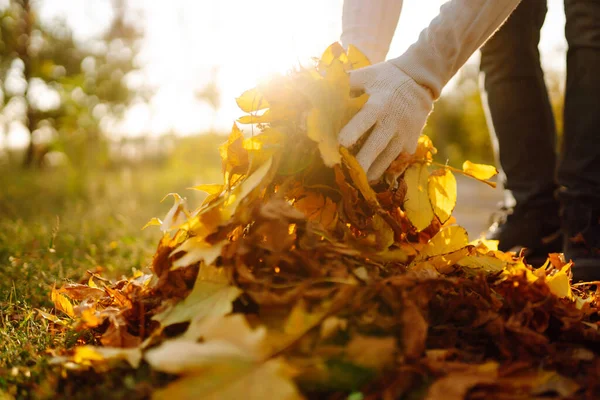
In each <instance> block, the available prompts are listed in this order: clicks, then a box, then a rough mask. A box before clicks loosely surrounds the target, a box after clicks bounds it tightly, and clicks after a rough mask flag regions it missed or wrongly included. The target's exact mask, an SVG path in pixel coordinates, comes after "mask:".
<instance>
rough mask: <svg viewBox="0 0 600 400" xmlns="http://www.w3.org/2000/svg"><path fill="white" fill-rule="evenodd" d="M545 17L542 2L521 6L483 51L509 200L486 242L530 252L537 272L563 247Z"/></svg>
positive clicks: (492, 123) (483, 68)
mask: <svg viewBox="0 0 600 400" xmlns="http://www.w3.org/2000/svg"><path fill="white" fill-rule="evenodd" d="M546 11H547V7H546V1H545V0H523V1H522V2H521V4H520V5H519V6H518V7H517V9H516V10H515V12H514V13H513V14H512V15H511V16H510V17H509V19H508V20H507V21H506V23H505V24H504V25H503V26H502V28H500V30H499V31H498V32H496V34H495V35H494V36H493V37H492V38H491V39H490V40H489V41H488V42H487V43H486V45H485V46H484V47H483V48H482V49H481V71H482V78H483V89H484V90H483V93H482V95H483V97H484V100H486V99H487V106H488V107H487V110H486V111H487V117H488V125H489V127H490V131H491V134H492V141H493V142H494V143H495V145H496V155H497V157H498V159H499V162H500V166H501V170H502V176H503V180H504V182H503V184H504V187H505V189H506V193H507V196H506V198H507V200H506V201H505V208H506V209H505V210H504V211H503V212H502V213H500V214H499V215H500V218H496V221H494V223H493V224H492V226H491V227H490V229H489V230H488V233H487V235H486V236H487V238H488V239H495V240H498V241H499V246H498V247H499V248H500V250H504V251H506V250H518V249H519V248H524V247H525V248H528V249H529V250H528V252H527V253H526V254H527V260H528V261H529V262H530V263H532V264H538V263H543V262H544V261H545V260H546V258H547V255H548V253H549V252H559V251H560V250H561V246H562V240H561V235H560V222H559V218H558V202H557V200H556V198H555V195H554V193H555V191H556V179H555V164H556V151H555V141H556V128H555V124H554V116H553V114H552V108H551V107H550V101H549V99H548V92H547V89H546V84H545V82H544V74H543V72H542V68H541V64H540V54H539V51H538V43H539V40H540V29H541V27H542V25H543V24H544V19H545V17H546ZM484 104H485V101H484Z"/></svg>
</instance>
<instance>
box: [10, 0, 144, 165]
mask: <svg viewBox="0 0 600 400" xmlns="http://www.w3.org/2000/svg"><path fill="white" fill-rule="evenodd" d="M40 1H42V0H38V1H36V0H9V2H8V6H7V7H5V8H4V9H2V10H0V81H1V87H0V88H1V91H2V96H1V101H2V111H1V113H2V116H3V120H4V121H6V124H7V127H8V128H9V129H15V127H18V126H21V127H22V128H24V129H25V130H26V131H27V133H28V134H29V144H28V146H27V149H26V151H25V156H24V158H23V164H24V165H25V166H27V167H29V166H33V165H36V164H39V163H40V162H41V160H42V158H43V155H44V153H45V152H46V151H48V149H52V148H56V149H59V150H62V151H64V152H65V153H66V154H67V156H68V157H69V160H70V161H71V162H72V163H73V164H75V165H79V164H81V163H85V162H88V161H89V157H91V156H94V155H97V154H98V150H99V149H100V148H101V138H102V137H101V134H100V121H101V119H102V118H104V117H106V116H113V117H117V118H118V117H119V116H121V115H122V114H123V113H124V111H125V110H126V108H127V106H128V104H130V103H131V102H132V101H133V100H134V98H135V97H136V96H139V95H140V93H137V92H136V91H135V90H132V88H130V87H129V86H128V85H127V82H126V76H127V74H128V73H130V72H132V71H135V70H136V64H135V56H136V54H137V51H138V49H139V42H140V39H141V31H140V30H139V28H138V27H136V26H135V25H134V24H133V23H132V22H131V20H130V19H128V15H127V10H126V8H125V0H113V19H112V21H111V23H110V25H109V26H108V28H107V29H106V31H105V32H104V34H102V35H101V36H100V37H98V38H94V39H90V40H88V41H86V42H85V43H81V42H78V41H76V40H75V38H74V37H73V32H72V30H71V29H70V28H69V27H68V26H67V24H66V23H65V22H64V21H53V22H51V23H46V22H42V21H40V19H39V18H38V15H37V13H36V5H39V2H40ZM49 143H51V145H49Z"/></svg>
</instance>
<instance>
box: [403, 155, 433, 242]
mask: <svg viewBox="0 0 600 400" xmlns="http://www.w3.org/2000/svg"><path fill="white" fill-rule="evenodd" d="M428 180H429V172H428V171H427V165H425V164H413V165H411V166H410V167H409V168H408V169H407V170H406V172H405V173H404V181H405V182H406V185H407V192H406V198H405V199H404V210H405V212H406V216H407V217H408V219H409V220H410V222H411V223H412V224H413V226H414V227H415V228H416V229H417V230H418V231H422V230H423V229H425V228H427V227H428V226H429V225H430V224H431V221H432V220H433V209H432V208H431V203H430V201H429V195H428V193H427V187H428Z"/></svg>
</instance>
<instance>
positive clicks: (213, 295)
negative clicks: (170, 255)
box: [152, 264, 242, 326]
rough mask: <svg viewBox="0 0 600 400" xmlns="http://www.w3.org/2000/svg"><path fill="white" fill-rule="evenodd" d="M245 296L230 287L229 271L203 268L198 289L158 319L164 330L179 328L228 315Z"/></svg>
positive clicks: (197, 282) (197, 284) (196, 285)
mask: <svg viewBox="0 0 600 400" xmlns="http://www.w3.org/2000/svg"><path fill="white" fill-rule="evenodd" d="M241 293H242V291H241V290H240V289H238V288H237V287H235V286H231V285H230V284H229V279H228V278H227V271H226V270H225V269H224V268H217V267H213V266H211V265H205V264H204V265H202V266H201V267H200V271H198V277H197V278H196V282H195V283H194V288H193V289H192V291H191V292H190V294H188V296H187V297H186V298H185V299H184V300H182V301H180V302H179V303H177V304H175V305H174V306H172V307H169V308H167V309H166V310H164V311H162V312H160V313H158V314H156V315H154V317H152V319H153V320H155V321H158V322H160V323H161V325H162V326H169V325H173V324H178V323H180V322H187V321H191V320H194V319H202V318H205V317H209V316H219V315H225V314H228V313H230V312H231V310H232V309H233V305H232V303H233V301H234V300H235V299H236V298H237V297H238V296H239V295H240V294H241Z"/></svg>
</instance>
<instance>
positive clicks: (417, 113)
mask: <svg viewBox="0 0 600 400" xmlns="http://www.w3.org/2000/svg"><path fill="white" fill-rule="evenodd" d="M350 86H351V87H352V89H354V90H363V91H364V92H366V93H367V94H368V95H369V100H368V101H367V103H366V104H365V105H364V106H363V108H362V109H361V110H360V111H359V112H358V113H357V114H356V115H355V116H354V118H352V120H350V122H348V124H347V125H346V126H345V127H344V128H343V129H342V131H341V132H340V135H339V142H340V144H341V145H342V146H345V147H350V146H352V145H353V144H355V143H356V142H357V141H358V140H359V139H360V138H361V137H362V136H363V135H364V134H365V133H366V132H367V131H368V130H369V129H370V128H371V127H373V131H372V132H371V134H370V135H369V137H368V138H367V139H366V141H365V143H364V144H363V145H362V147H361V149H360V151H359V152H358V154H357V156H356V158H357V160H358V162H359V163H360V165H361V166H362V167H363V168H364V170H365V171H366V172H367V178H368V179H369V181H373V180H376V179H379V177H381V175H383V173H384V172H385V170H386V169H387V168H388V167H389V166H390V164H391V163H392V161H394V160H395V159H396V157H397V156H398V155H399V154H400V153H401V152H403V151H405V152H408V153H411V154H412V153H414V151H415V150H416V147H417V141H418V140H419V135H420V134H421V131H422V130H423V127H424V125H425V122H426V121H427V117H428V116H429V113H430V112H431V110H432V108H433V96H432V93H431V91H430V90H429V89H427V88H425V87H424V86H421V85H419V84H418V83H416V82H415V81H414V79H412V78H411V77H410V76H408V75H407V74H405V73H404V72H403V71H402V70H400V69H399V68H398V67H396V66H395V65H394V64H392V63H390V62H383V63H379V64H375V65H372V66H369V67H366V68H361V69H357V70H355V71H351V72H350Z"/></svg>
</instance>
